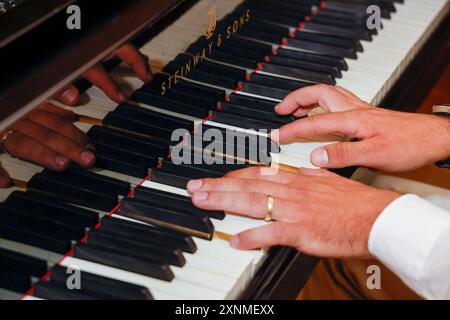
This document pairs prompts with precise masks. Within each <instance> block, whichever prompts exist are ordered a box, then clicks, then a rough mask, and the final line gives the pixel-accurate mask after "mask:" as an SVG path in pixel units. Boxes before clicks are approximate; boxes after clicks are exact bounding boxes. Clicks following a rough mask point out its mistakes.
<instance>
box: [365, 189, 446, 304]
mask: <svg viewBox="0 0 450 320" xmlns="http://www.w3.org/2000/svg"><path fill="white" fill-rule="evenodd" d="M449 231H450V213H448V212H447V211H445V210H443V209H441V208H438V207H436V206H434V205H433V204H431V203H429V202H428V201H426V200H424V199H422V198H420V197H418V196H416V195H405V196H402V197H400V198H398V199H397V200H395V201H394V202H392V203H391V204H390V205H389V206H388V207H386V209H385V210H384V211H383V212H382V213H381V215H380V216H379V217H378V218H377V220H376V221H375V223H374V225H373V227H372V230H371V233H370V237H369V251H370V253H371V254H372V255H374V256H375V257H377V258H378V259H379V260H381V261H382V262H383V263H384V264H386V266H387V267H389V268H390V269H391V270H392V271H393V272H394V273H395V274H397V275H398V276H399V277H400V278H401V279H402V280H403V281H404V282H405V283H406V284H407V285H408V286H410V287H411V288H412V289H413V290H415V291H416V292H417V293H419V294H421V295H422V296H425V297H427V296H428V297H430V295H428V294H427V293H426V292H430V291H428V290H427V288H426V286H427V284H426V283H424V282H426V279H424V277H425V278H426V277H427V276H428V275H427V274H424V273H427V272H429V271H431V270H430V265H429V263H430V260H434V259H432V255H434V254H435V253H434V252H435V251H436V246H437V245H438V247H439V246H440V245H439V243H440V241H442V240H444V239H443V237H444V238H446V235H447V236H448V233H449ZM445 246H447V244H445ZM432 253H433V254H432ZM430 255H431V256H430ZM441 259H444V260H447V262H448V258H447V257H445V256H441ZM444 264H445V263H444ZM434 271H436V272H437V271H438V270H434ZM444 273H446V272H444ZM441 280H443V281H444V282H447V284H448V283H449V282H450V279H441ZM428 289H431V288H428ZM431 296H432V295H431Z"/></svg>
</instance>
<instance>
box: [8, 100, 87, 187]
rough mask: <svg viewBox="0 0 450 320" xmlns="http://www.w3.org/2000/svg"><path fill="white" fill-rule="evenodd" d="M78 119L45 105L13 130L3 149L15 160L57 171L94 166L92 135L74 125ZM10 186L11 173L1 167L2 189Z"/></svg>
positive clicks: (68, 112)
mask: <svg viewBox="0 0 450 320" xmlns="http://www.w3.org/2000/svg"><path fill="white" fill-rule="evenodd" d="M76 120H77V116H76V115H75V114H74V113H73V112H71V111H69V110H65V109H62V108H59V107H56V106H54V105H51V104H49V103H45V104H43V105H41V106H39V107H38V108H36V109H35V110H33V111H31V112H30V113H29V114H27V115H26V116H25V118H23V119H21V120H19V121H18V122H17V123H15V124H14V125H12V126H11V127H10V128H9V130H11V131H9V132H10V133H9V134H8V133H6V134H7V137H6V139H5V140H4V141H3V143H2V147H3V148H4V150H5V151H6V152H8V153H9V154H11V156H13V157H17V158H20V159H24V160H28V161H31V162H34V163H36V164H39V165H41V166H43V167H46V168H49V169H52V170H55V171H63V170H65V169H67V168H68V167H69V165H70V164H71V163H72V162H74V163H77V164H78V165H80V166H82V167H86V168H88V167H91V166H93V165H94V162H95V155H94V154H93V153H92V152H91V151H90V148H91V146H90V142H89V138H88V136H87V135H86V134H85V133H84V132H82V131H81V130H79V129H78V128H77V127H76V126H75V125H74V124H73V122H74V121H76ZM10 184H11V179H10V178H9V175H8V173H7V172H6V170H4V169H3V168H1V167H0V187H1V188H6V187H8V186H9V185H10Z"/></svg>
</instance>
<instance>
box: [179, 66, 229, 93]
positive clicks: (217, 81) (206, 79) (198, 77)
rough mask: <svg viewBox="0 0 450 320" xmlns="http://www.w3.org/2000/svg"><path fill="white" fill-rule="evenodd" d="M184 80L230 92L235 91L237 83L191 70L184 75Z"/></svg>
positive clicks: (215, 75) (219, 76) (222, 77)
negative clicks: (187, 79)
mask: <svg viewBox="0 0 450 320" xmlns="http://www.w3.org/2000/svg"><path fill="white" fill-rule="evenodd" d="M186 78H189V79H192V80H195V81H198V82H201V83H207V84H210V85H213V86H217V87H220V88H225V89H230V90H233V89H235V88H236V87H237V85H238V81H237V80H235V79H230V78H226V77H224V76H221V75H217V74H211V73H208V72H203V71H201V70H192V71H191V72H190V73H189V74H188V75H186Z"/></svg>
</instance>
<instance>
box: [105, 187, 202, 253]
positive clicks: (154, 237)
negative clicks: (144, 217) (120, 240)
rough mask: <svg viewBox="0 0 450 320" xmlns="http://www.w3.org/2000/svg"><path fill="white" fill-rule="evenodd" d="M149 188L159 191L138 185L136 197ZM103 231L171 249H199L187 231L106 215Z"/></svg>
mask: <svg viewBox="0 0 450 320" xmlns="http://www.w3.org/2000/svg"><path fill="white" fill-rule="evenodd" d="M147 190H149V192H155V193H158V192H157V191H159V190H154V189H148V188H146V187H137V189H136V190H135V194H134V197H136V198H139V195H142V194H146V193H147ZM136 195H138V196H136ZM188 199H189V198H188ZM189 201H190V200H189ZM101 231H102V232H103V233H109V234H113V235H116V236H117V237H125V238H127V239H130V240H134V241H139V242H142V243H152V244H155V245H159V246H161V247H165V248H170V249H181V250H182V251H184V252H187V253H195V252H196V251H197V246H196V245H195V242H194V240H193V239H192V237H190V236H189V235H187V234H185V233H181V232H177V231H173V230H169V229H163V228H158V227H153V226H147V225H143V224H141V223H135V222H131V221H127V220H122V219H116V218H111V217H105V218H103V220H102V225H101Z"/></svg>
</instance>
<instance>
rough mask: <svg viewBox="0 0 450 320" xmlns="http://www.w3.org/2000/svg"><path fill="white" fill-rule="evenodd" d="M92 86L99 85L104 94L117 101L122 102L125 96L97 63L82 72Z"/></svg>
mask: <svg viewBox="0 0 450 320" xmlns="http://www.w3.org/2000/svg"><path fill="white" fill-rule="evenodd" d="M83 77H84V78H86V79H87V80H89V81H90V82H91V83H92V84H93V85H94V86H96V87H99V88H100V89H101V90H103V91H104V92H105V94H106V95H107V96H108V97H110V98H111V99H112V100H114V101H115V102H117V103H121V102H124V101H125V100H126V99H127V97H126V95H125V93H123V92H122V90H120V88H119V87H118V86H117V84H116V83H115V82H114V81H113V79H112V78H111V77H110V75H109V74H108V73H107V72H106V70H105V69H104V68H103V67H102V66H101V65H99V64H97V65H95V66H94V67H92V68H91V69H89V70H88V71H86V72H85V73H84V74H83Z"/></svg>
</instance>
